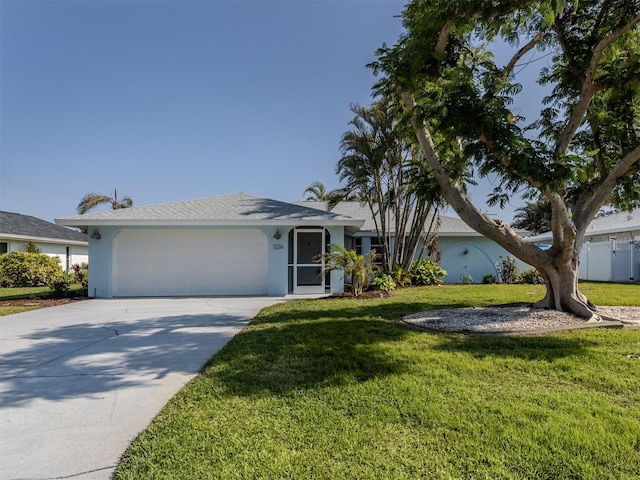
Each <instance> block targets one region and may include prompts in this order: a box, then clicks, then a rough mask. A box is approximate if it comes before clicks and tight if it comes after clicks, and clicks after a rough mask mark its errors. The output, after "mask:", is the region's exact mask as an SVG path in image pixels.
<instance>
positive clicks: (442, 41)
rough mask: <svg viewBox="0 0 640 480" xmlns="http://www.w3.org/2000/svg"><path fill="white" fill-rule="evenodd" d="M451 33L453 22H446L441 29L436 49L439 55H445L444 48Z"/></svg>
mask: <svg viewBox="0 0 640 480" xmlns="http://www.w3.org/2000/svg"><path fill="white" fill-rule="evenodd" d="M450 34H451V22H446V23H445V24H444V25H443V26H442V28H441V29H440V35H438V41H437V42H436V47H435V49H434V51H435V53H436V54H438V55H444V49H445V48H446V46H447V42H448V41H449V35H450Z"/></svg>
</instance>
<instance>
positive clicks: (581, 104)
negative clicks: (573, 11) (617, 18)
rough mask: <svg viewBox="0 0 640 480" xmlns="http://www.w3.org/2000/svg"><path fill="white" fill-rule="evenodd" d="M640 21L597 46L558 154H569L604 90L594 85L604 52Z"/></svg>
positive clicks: (628, 25) (582, 75)
mask: <svg viewBox="0 0 640 480" xmlns="http://www.w3.org/2000/svg"><path fill="white" fill-rule="evenodd" d="M639 21H640V14H638V15H636V16H635V17H633V18H632V19H631V20H630V21H629V22H627V23H626V24H624V25H622V26H620V27H618V28H617V29H615V30H614V31H613V32H611V33H610V34H609V35H608V36H607V37H605V38H603V39H602V40H601V41H600V42H599V43H598V45H596V48H595V49H594V50H593V53H592V55H591V61H590V62H589V66H588V67H587V70H586V71H585V72H583V73H582V74H581V75H580V78H581V79H582V91H581V92H580V97H579V98H578V102H577V103H576V105H575V107H574V108H573V112H572V113H571V116H570V117H569V121H568V122H567V125H566V126H565V128H564V130H563V132H562V135H560V140H559V142H558V146H557V147H556V152H557V153H559V154H561V155H564V154H566V153H567V150H568V148H569V144H570V143H571V140H572V139H573V136H574V135H575V133H576V131H577V130H578V128H579V127H580V124H581V123H582V119H583V118H584V115H585V112H586V111H587V108H589V104H590V103H591V99H592V98H593V96H594V95H595V94H596V93H597V92H598V91H600V90H601V89H602V88H603V87H602V86H600V85H597V84H595V83H594V78H595V75H596V72H597V69H598V64H599V62H600V60H601V58H602V55H603V54H604V50H605V49H606V48H607V47H608V46H609V45H611V44H612V43H613V42H615V41H616V40H617V39H618V38H620V37H621V36H622V35H623V34H624V33H626V32H628V31H629V30H630V29H632V28H633V27H634V25H636V24H637V23H638V22H639ZM556 23H557V22H556ZM559 38H560V37H559ZM560 43H561V45H562V49H563V51H564V53H565V55H567V57H568V58H569V60H570V62H571V58H570V57H569V53H568V50H567V48H566V45H565V43H564V42H563V41H562V38H560ZM571 63H573V62H571Z"/></svg>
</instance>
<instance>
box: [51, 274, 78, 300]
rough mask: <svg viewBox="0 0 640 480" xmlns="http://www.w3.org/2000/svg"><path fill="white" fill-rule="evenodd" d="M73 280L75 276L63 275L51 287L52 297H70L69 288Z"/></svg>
mask: <svg viewBox="0 0 640 480" xmlns="http://www.w3.org/2000/svg"><path fill="white" fill-rule="evenodd" d="M72 280H73V276H72V275H70V274H68V273H63V274H62V276H61V277H60V278H58V279H56V280H54V281H53V282H52V283H51V284H50V285H49V289H50V290H51V295H52V296H53V297H54V298H64V297H66V296H68V295H69V286H70V285H71V282H72Z"/></svg>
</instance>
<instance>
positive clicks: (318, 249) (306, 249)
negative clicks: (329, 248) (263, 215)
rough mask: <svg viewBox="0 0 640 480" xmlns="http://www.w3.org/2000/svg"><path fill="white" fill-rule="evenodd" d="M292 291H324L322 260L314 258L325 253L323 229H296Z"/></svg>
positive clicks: (300, 292) (301, 292)
mask: <svg viewBox="0 0 640 480" xmlns="http://www.w3.org/2000/svg"><path fill="white" fill-rule="evenodd" d="M293 245H294V247H293V248H294V252H293V255H294V259H295V264H294V266H293V285H294V290H293V292H294V293H298V294H304V293H324V292H325V285H324V275H323V269H324V261H321V262H314V258H316V257H318V256H319V255H324V253H325V230H324V229H313V230H312V229H300V230H298V229H296V230H295V237H294V242H293Z"/></svg>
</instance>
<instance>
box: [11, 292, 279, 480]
mask: <svg viewBox="0 0 640 480" xmlns="http://www.w3.org/2000/svg"><path fill="white" fill-rule="evenodd" d="M279 301H282V299H279V298H255V297H249V298H247V297H242V298H240V297H237V298H236V297H230V298H154V299H112V300H87V301H83V302H77V303H73V304H68V305H63V306H58V307H52V308H45V309H42V310H36V311H32V312H25V313H20V314H16V315H9V316H5V317H0V368H1V370H0V459H1V460H0V478H1V479H2V480H10V479H54V478H56V479H59V478H74V479H75V478H77V479H81V480H86V479H92V480H93V479H108V478H110V477H111V475H112V474H113V471H114V469H115V466H116V464H117V463H118V460H119V459H120V456H121V455H122V453H123V452H124V450H125V449H126V448H127V446H128V445H129V443H130V442H131V441H132V440H133V438H134V437H135V436H136V434H138V433H139V432H140V431H141V430H143V429H144V428H145V427H146V426H147V425H148V424H149V422H150V421H151V420H152V419H153V417H154V416H155V415H156V414H157V413H158V412H159V411H160V409H161V408H162V407H163V406H164V405H165V404H166V403H167V401H168V400H169V399H170V398H171V397H172V396H173V395H174V394H175V393H176V392H177V391H178V390H180V388H182V387H183V386H184V385H185V384H186V383H187V382H188V381H189V380H190V379H192V378H193V377H194V376H195V375H196V374H197V373H198V372H199V370H200V368H201V367H202V366H203V364H204V363H205V362H206V360H207V359H209V358H210V357H211V356H212V355H213V354H214V353H216V352H217V351H218V350H220V348H222V347H223V346H224V345H225V344H226V343H227V342H228V341H229V340H230V339H231V338H232V337H233V336H234V335H235V334H236V333H237V332H238V331H239V330H240V329H242V328H243V327H244V326H245V325H246V324H247V323H248V322H249V320H250V319H251V318H253V317H254V316H255V315H256V313H257V312H258V311H259V310H260V309H261V308H263V307H265V306H267V305H271V304H273V303H276V302H279Z"/></svg>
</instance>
